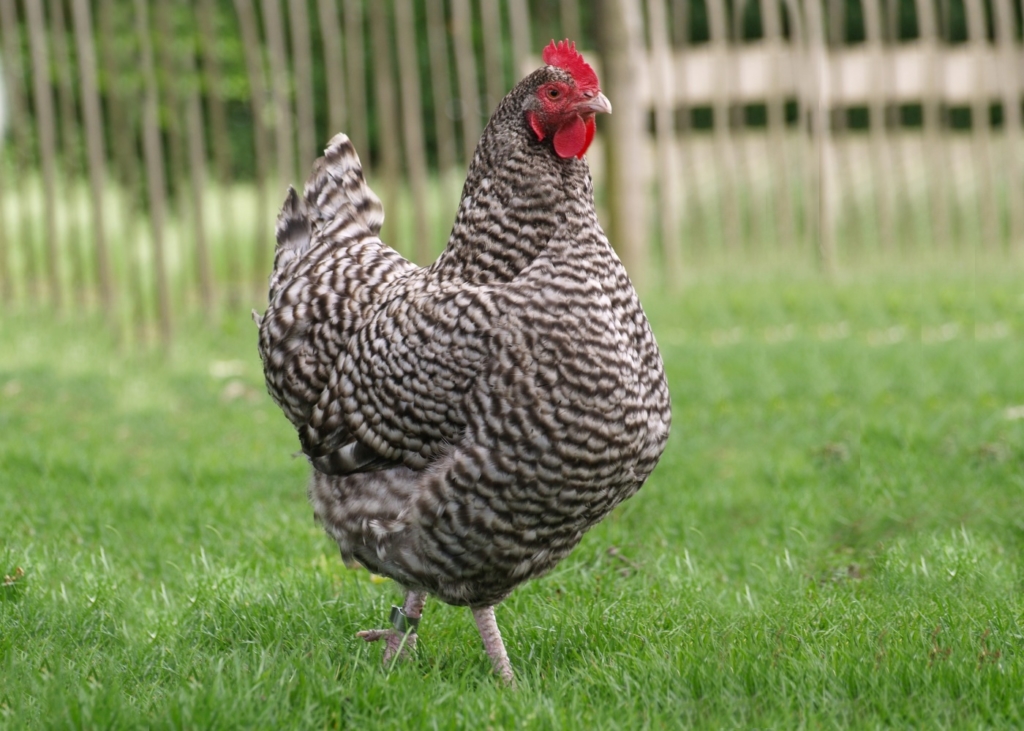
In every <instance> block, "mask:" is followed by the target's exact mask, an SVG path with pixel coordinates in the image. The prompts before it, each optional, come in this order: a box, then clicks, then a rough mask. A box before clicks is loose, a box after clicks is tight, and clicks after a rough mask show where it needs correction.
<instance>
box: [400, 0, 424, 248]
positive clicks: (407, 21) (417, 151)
mask: <svg viewBox="0 0 1024 731" xmlns="http://www.w3.org/2000/svg"><path fill="white" fill-rule="evenodd" d="M395 31H396V33H395V36H396V41H397V44H396V45H397V46H398V66H399V73H398V77H399V79H400V80H401V84H402V132H403V135H404V137H405V167H406V170H408V171H409V185H410V187H411V188H412V206H413V217H414V221H415V223H416V231H415V234H414V238H415V240H414V242H413V255H414V256H415V257H416V261H417V262H418V263H419V264H421V265H426V264H428V263H429V262H430V259H431V256H432V254H433V253H434V252H433V241H431V233H432V232H433V229H432V228H431V226H430V216H429V214H428V212H427V211H428V207H429V205H428V203H427V153H426V150H425V149H424V146H425V143H424V140H423V105H422V103H421V100H420V75H419V71H418V68H417V67H418V63H417V57H416V31H415V28H414V20H413V8H412V0H395Z"/></svg>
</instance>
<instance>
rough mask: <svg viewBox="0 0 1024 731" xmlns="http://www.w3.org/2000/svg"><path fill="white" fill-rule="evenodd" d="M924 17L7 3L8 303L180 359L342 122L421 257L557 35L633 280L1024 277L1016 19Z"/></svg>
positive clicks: (670, 2)
mask: <svg viewBox="0 0 1024 731" xmlns="http://www.w3.org/2000/svg"><path fill="white" fill-rule="evenodd" d="M905 6H907V3H903V4H902V5H900V4H898V3H897V2H895V0H601V1H600V2H597V3H590V2H586V1H584V0H559V1H558V2H552V1H550V0H549V1H547V2H541V1H540V0H531V1H528V0H500V1H499V0H472V1H471V0H379V1H378V0H374V1H373V2H365V1H364V0H230V2H229V0H171V1H168V2H164V1H162V0H160V1H154V0H131V2H130V3H129V2H122V1H121V0H116V1H115V0H0V60H2V63H3V75H2V79H3V85H4V101H5V104H4V107H3V109H4V111H5V120H4V121H5V123H6V127H7V130H6V145H5V148H4V157H3V160H2V164H0V174H2V175H0V301H2V303H3V304H4V306H10V305H12V304H15V303H21V302H24V303H32V304H46V305H48V306H49V307H51V308H52V309H53V310H55V311H57V312H62V311H70V310H86V311H89V310H92V309H98V310H101V311H102V312H104V313H105V314H106V316H107V317H109V318H110V319H111V320H112V321H113V322H115V323H119V324H120V325H121V326H122V327H124V328H132V325H134V328H132V329H135V330H137V331H138V332H139V333H140V334H142V335H144V336H145V335H147V334H148V333H149V332H150V330H153V331H155V332H156V333H158V334H159V335H160V337H161V338H162V339H163V340H168V339H170V337H171V336H172V333H173V330H174V327H175V320H176V319H179V318H180V317H181V315H182V313H196V312H199V313H203V314H208V315H216V314H217V313H219V312H221V311H222V309H223V307H224V306H225V305H227V306H229V307H230V308H231V310H230V311H231V312H232V313H235V312H237V309H236V308H239V307H242V306H245V307H248V306H253V305H256V306H259V302H260V300H261V298H262V296H263V295H262V290H263V284H264V282H265V280H266V276H267V273H268V270H269V266H270V261H271V253H272V237H273V219H274V215H275V212H276V207H277V205H278V203H279V201H280V200H281V199H282V197H283V192H284V189H285V186H286V185H287V184H288V183H293V182H294V183H299V182H301V180H302V179H303V177H304V175H303V171H304V170H305V169H307V167H308V165H309V163H310V162H311V161H312V159H313V158H314V157H315V156H316V154H317V151H318V150H319V148H320V147H321V146H322V144H323V143H324V141H326V139H327V138H328V137H329V136H330V134H332V133H333V132H335V131H339V130H345V131H346V132H348V134H349V135H350V137H352V139H353V141H354V142H355V145H356V147H357V149H358V150H359V151H360V152H361V153H362V154H363V157H364V162H366V163H367V167H368V169H369V175H370V178H371V183H372V184H373V185H374V186H375V188H376V190H377V192H378V193H379V194H380V196H381V198H382V199H383V201H384V204H385V210H386V211H387V213H388V223H387V224H386V226H385V229H384V232H383V233H384V238H385V240H387V241H388V242H389V243H392V244H393V245H395V246H396V247H397V248H399V250H401V251H403V252H404V253H406V254H407V255H408V256H410V257H412V258H414V259H415V260H416V261H419V262H421V263H425V262H427V261H429V260H430V259H431V258H432V257H433V256H434V255H435V254H436V252H437V251H438V250H439V249H440V248H441V247H442V246H443V244H444V240H445V238H446V236H447V229H448V227H449V226H450V224H451V220H452V216H453V213H454V210H455V206H456V204H457V201H458V195H459V186H460V184H461V177H462V174H463V172H464V169H465V166H466V164H467V160H468V159H469V158H470V156H471V155H472V151H473V148H474V146H475V144H476V140H477V138H478V136H479V134H480V131H481V129H482V127H483V125H484V124H485V123H486V119H487V116H488V115H489V113H490V111H491V109H493V107H494V105H495V104H496V103H497V102H498V100H500V98H501V97H502V96H503V95H504V93H505V92H506V91H507V90H508V89H509V88H510V87H511V85H512V84H513V83H514V82H515V80H516V79H517V78H519V77H520V76H521V75H522V74H523V73H524V72H525V71H527V70H529V69H531V68H533V67H535V66H536V65H537V64H538V63H539V61H538V60H537V57H538V52H539V50H540V48H541V47H542V45H543V44H544V43H545V42H546V41H547V40H549V39H550V38H553V37H564V36H569V37H573V38H576V39H578V40H579V42H580V45H581V46H582V47H583V48H584V52H585V55H587V56H588V58H591V59H592V61H593V63H594V65H595V67H597V69H598V72H599V75H600V76H601V79H602V84H603V87H604V89H605V90H606V93H607V94H608V96H609V97H610V98H611V99H612V101H613V104H614V106H615V114H614V115H612V116H611V117H610V118H607V119H602V120H600V122H599V142H598V144H596V145H595V146H594V148H593V152H592V153H591V156H590V157H591V163H592V167H593V168H594V174H595V181H596V183H597V188H598V191H599V198H600V200H601V206H602V210H601V215H602V218H603V219H604V221H605V222H606V229H607V230H608V232H609V236H610V238H611V239H612V241H613V243H614V244H615V245H616V246H617V247H618V248H619V250H620V253H621V255H622V256H623V259H624V260H625V261H626V263H627V266H628V268H629V269H630V272H631V274H632V276H633V277H634V279H635V280H637V281H638V283H639V284H640V285H641V286H649V285H652V284H659V285H668V286H675V285H678V284H679V283H680V282H683V281H684V279H685V278H686V277H687V275H688V274H690V273H694V272H696V273H699V272H700V271H701V270H702V267H704V266H706V265H707V264H708V263H709V262H712V261H725V262H729V261H736V262H740V261H741V260H742V259H744V258H751V257H758V256H761V255H764V256H765V257H776V256H778V257H784V256H789V257H792V259H793V260H794V261H799V260H800V259H801V258H803V259H807V260H816V261H817V263H818V265H819V266H820V267H821V269H822V270H823V271H825V272H831V271H835V270H836V269H837V268H839V267H842V266H845V265H847V264H848V263H849V262H851V261H854V260H856V259H857V258H858V257H861V256H871V255H874V254H876V253H878V252H882V253H883V254H884V253H885V252H895V251H902V252H904V253H909V254H910V255H916V254H921V255H925V254H929V253H932V252H939V253H948V254H950V255H952V256H954V257H955V256H957V255H958V254H962V255H966V254H968V253H970V252H971V251H974V250H977V249H984V250H985V251H988V252H990V253H992V254H994V255H997V256H1010V255H1021V256H1024V186H1022V175H1024V168H1022V165H1024V157H1022V154H1024V150H1022V149H1021V139H1020V138H1021V134H1022V132H1021V103H1022V90H1024V46H1022V42H1021V35H1022V34H1021V4H1020V0H992V2H990V3H986V2H985V0H914V1H913V18H912V21H913V22H912V23H910V26H911V28H912V30H911V32H908V31H907V25H908V23H907V20H906V17H902V18H901V17H900V16H899V15H898V12H900V8H903V14H904V16H905V15H906V7H905ZM960 11H962V15H963V18H964V20H963V22H962V23H961V24H960V26H957V24H956V23H955V22H954V21H955V20H956V18H957V17H959V16H958V12H960ZM752 19H753V20H752ZM958 28H959V30H958ZM586 49H594V50H593V51H587V50H586ZM233 63H237V65H238V66H239V68H240V69H241V71H240V72H238V73H237V74H235V73H233V71H232V69H231V68H230V67H231V64H233ZM239 139H244V140H246V141H247V147H246V149H245V150H243V151H242V153H239V150H238V140H239ZM656 273H657V274H656ZM154 325H155V327H154Z"/></svg>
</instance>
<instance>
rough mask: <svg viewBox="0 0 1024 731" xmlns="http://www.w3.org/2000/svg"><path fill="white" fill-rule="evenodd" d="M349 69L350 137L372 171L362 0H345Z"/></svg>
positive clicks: (346, 50) (347, 68)
mask: <svg viewBox="0 0 1024 731" xmlns="http://www.w3.org/2000/svg"><path fill="white" fill-rule="evenodd" d="M344 8H345V52H346V56H345V70H346V71H347V72H348V103H349V109H350V114H349V116H348V121H349V127H350V129H351V132H349V137H350V138H351V139H352V144H353V145H354V146H355V148H356V152H358V153H359V155H360V157H361V158H362V162H363V169H364V170H367V171H369V170H370V168H371V166H372V164H373V160H372V159H371V157H370V133H369V131H368V129H367V122H366V120H367V119H368V118H369V115H368V113H367V104H366V62H365V60H364V54H363V34H364V33H365V32H366V30H365V27H364V26H365V23H364V22H363V3H362V0H345V6H344Z"/></svg>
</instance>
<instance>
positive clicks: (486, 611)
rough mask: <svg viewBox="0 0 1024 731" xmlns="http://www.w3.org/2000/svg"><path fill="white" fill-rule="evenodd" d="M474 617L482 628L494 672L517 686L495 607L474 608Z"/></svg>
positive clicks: (481, 632) (482, 635) (513, 685)
mask: <svg viewBox="0 0 1024 731" xmlns="http://www.w3.org/2000/svg"><path fill="white" fill-rule="evenodd" d="M473 619H475V620H476V627H477V629H478V630H480V638H481V639H482V640H483V641H484V649H485V650H487V655H488V656H489V657H490V658H491V664H492V665H493V666H494V672H496V673H497V674H498V675H500V676H501V679H502V680H504V681H505V682H506V683H507V684H508V685H510V686H512V687H515V684H516V676H515V674H514V673H513V672H512V664H511V663H510V662H509V661H508V653H507V652H505V643H504V642H502V641H501V632H500V631H499V630H498V621H497V620H496V619H495V618H494V607H493V606H492V607H479V608H477V609H474V610H473Z"/></svg>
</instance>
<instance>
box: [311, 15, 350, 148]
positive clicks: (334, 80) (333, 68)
mask: <svg viewBox="0 0 1024 731" xmlns="http://www.w3.org/2000/svg"><path fill="white" fill-rule="evenodd" d="M316 7H317V14H318V16H319V19H320V41H321V42H322V43H323V45H324V73H325V75H326V77H327V114H328V125H330V129H329V130H327V137H328V139H329V138H331V137H333V136H334V135H336V134H337V133H338V132H346V131H347V128H348V114H346V109H345V64H344V55H343V53H342V49H341V28H340V27H339V26H338V3H337V0H317V4H316ZM321 142H326V140H321Z"/></svg>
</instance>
